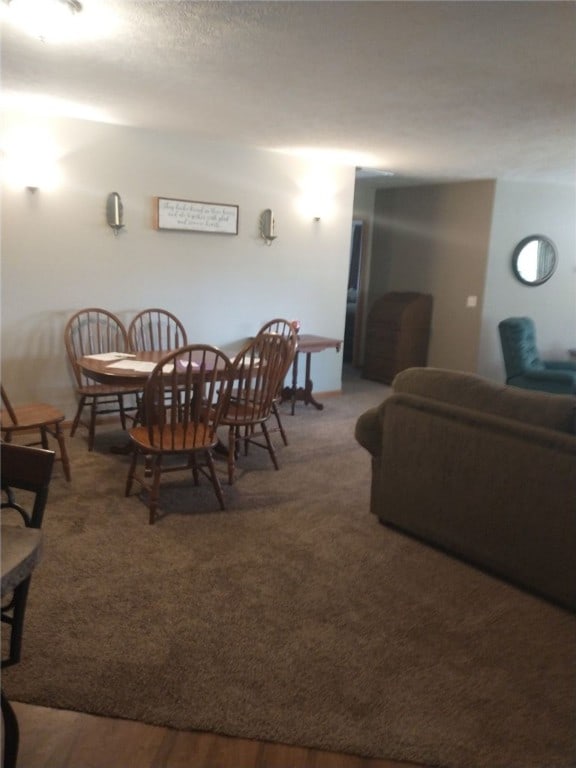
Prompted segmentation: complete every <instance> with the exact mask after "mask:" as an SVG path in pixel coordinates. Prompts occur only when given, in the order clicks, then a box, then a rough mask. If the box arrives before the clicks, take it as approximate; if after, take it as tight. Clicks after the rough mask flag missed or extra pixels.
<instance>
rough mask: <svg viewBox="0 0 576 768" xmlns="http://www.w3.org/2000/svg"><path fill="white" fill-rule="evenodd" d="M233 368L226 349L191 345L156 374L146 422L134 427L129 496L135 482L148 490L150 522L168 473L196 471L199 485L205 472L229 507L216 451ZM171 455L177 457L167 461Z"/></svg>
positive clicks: (148, 387)
mask: <svg viewBox="0 0 576 768" xmlns="http://www.w3.org/2000/svg"><path fill="white" fill-rule="evenodd" d="M231 368H232V364H231V362H230V359H229V358H228V357H227V355H226V354H225V353H224V352H222V351H221V350H219V349H217V348H216V347H212V346H210V345H206V344H191V345H188V346H186V347H182V348H181V349H179V350H175V351H172V352H169V353H168V354H167V355H165V356H164V357H163V358H162V360H161V361H160V362H159V363H158V364H157V365H156V367H155V368H154V370H153V371H152V373H151V374H150V377H149V378H148V381H147V383H146V386H145V387H144V400H143V415H144V424H143V425H142V426H138V427H134V428H133V429H131V430H130V431H129V435H130V442H131V447H132V461H131V464H130V468H129V470H128V477H127V480H126V496H129V495H130V493H131V491H132V486H133V483H134V482H137V483H138V484H139V485H140V486H141V487H143V488H144V489H145V490H146V491H147V492H148V509H149V522H150V524H153V523H154V522H155V521H156V519H157V511H158V506H159V498H160V480H161V476H162V474H163V473H166V472H177V471H180V472H181V471H188V472H191V473H192V477H193V480H194V484H195V485H199V480H200V474H202V475H204V476H205V477H206V478H207V479H208V480H210V482H211V483H212V487H213V488H214V491H215V493H216V496H217V498H218V501H219V503H220V508H221V509H225V504H224V496H223V493H222V487H221V485H220V481H219V479H218V476H217V474H216V471H215V467H214V459H213V455H212V451H213V449H214V448H215V446H216V445H217V443H218V435H217V429H218V425H219V423H220V418H221V416H222V412H223V410H224V408H225V407H226V404H227V401H228V398H229V394H230V387H229V381H230V371H231ZM168 457H176V459H175V460H174V461H170V462H166V461H165V459H166V458H168ZM140 459H142V460H143V461H142V471H141V472H139V471H138V469H139V467H140Z"/></svg>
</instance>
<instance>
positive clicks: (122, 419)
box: [118, 395, 126, 432]
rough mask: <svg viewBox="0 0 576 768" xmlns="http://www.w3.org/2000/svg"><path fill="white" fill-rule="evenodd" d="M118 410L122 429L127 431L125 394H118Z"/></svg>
mask: <svg viewBox="0 0 576 768" xmlns="http://www.w3.org/2000/svg"><path fill="white" fill-rule="evenodd" d="M118 410H119V411H120V423H121V424H122V429H123V430H124V432H126V411H125V410H124V396H123V395H118Z"/></svg>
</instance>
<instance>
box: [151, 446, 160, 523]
mask: <svg viewBox="0 0 576 768" xmlns="http://www.w3.org/2000/svg"><path fill="white" fill-rule="evenodd" d="M161 475H162V459H161V457H160V456H156V457H155V459H154V476H153V478H152V485H151V486H150V498H149V500H148V508H149V510H150V514H149V516H148V522H149V523H150V525H154V523H155V522H156V510H157V509H158V501H159V500H160V477H161Z"/></svg>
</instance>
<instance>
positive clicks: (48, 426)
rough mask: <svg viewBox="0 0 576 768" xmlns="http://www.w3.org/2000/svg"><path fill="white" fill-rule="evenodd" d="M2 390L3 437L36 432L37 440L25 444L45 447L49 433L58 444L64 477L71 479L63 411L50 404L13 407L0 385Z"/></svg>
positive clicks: (8, 441) (1, 418)
mask: <svg viewBox="0 0 576 768" xmlns="http://www.w3.org/2000/svg"><path fill="white" fill-rule="evenodd" d="M1 391H2V403H3V405H4V409H3V410H2V411H0V430H1V432H2V435H3V438H4V440H5V441H6V442H7V443H10V442H11V441H12V437H13V435H15V434H18V433H26V432H34V431H38V432H39V433H40V439H39V440H35V441H32V442H30V443H27V445H28V446H34V445H41V446H42V448H44V449H48V448H49V441H48V435H50V437H52V438H53V439H54V440H56V442H57V443H58V449H59V456H58V458H59V460H60V461H61V462H62V468H63V470H64V476H65V477H66V480H68V481H70V480H71V471H70V459H69V458H68V450H67V448H66V440H65V438H64V433H63V432H62V422H63V421H64V419H65V415H64V413H63V412H62V411H61V410H60V409H58V408H56V407H54V406H53V405H50V404H49V403H25V404H23V405H17V406H14V405H12V403H11V401H10V399H9V397H8V394H7V392H6V390H5V389H4V387H3V386H2V388H1Z"/></svg>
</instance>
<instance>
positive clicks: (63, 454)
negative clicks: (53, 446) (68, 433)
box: [54, 423, 72, 482]
mask: <svg viewBox="0 0 576 768" xmlns="http://www.w3.org/2000/svg"><path fill="white" fill-rule="evenodd" d="M54 437H55V438H56V440H57V441H58V445H59V446H60V459H61V461H62V468H63V469H64V477H65V478H66V480H68V482H70V480H71V479H72V475H71V472H70V459H69V458H68V451H67V450H66V440H65V439H64V435H63V433H62V430H61V428H60V424H59V423H58V424H55V425H54Z"/></svg>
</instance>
